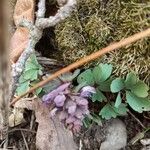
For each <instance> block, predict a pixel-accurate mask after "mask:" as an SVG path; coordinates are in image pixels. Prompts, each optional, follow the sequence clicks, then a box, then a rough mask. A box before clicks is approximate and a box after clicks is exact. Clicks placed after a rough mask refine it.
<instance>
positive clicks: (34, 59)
mask: <svg viewBox="0 0 150 150" xmlns="http://www.w3.org/2000/svg"><path fill="white" fill-rule="evenodd" d="M28 62H32V63H33V64H35V65H39V63H38V61H37V58H36V56H35V54H32V55H31V56H30V57H29V59H28Z"/></svg>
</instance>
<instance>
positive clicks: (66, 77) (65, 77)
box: [59, 69, 80, 82]
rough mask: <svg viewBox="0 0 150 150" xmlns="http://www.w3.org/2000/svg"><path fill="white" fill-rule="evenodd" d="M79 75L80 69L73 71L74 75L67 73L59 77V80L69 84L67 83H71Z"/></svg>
mask: <svg viewBox="0 0 150 150" xmlns="http://www.w3.org/2000/svg"><path fill="white" fill-rule="evenodd" d="M79 73H80V69H77V70H75V71H74V73H71V72H68V73H65V74H63V75H61V76H60V77H59V78H60V79H61V80H62V81H63V82H69V81H72V80H73V79H74V78H76V77H77V76H78V75H79Z"/></svg>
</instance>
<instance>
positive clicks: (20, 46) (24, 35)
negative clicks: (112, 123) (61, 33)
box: [10, 0, 35, 63]
mask: <svg viewBox="0 0 150 150" xmlns="http://www.w3.org/2000/svg"><path fill="white" fill-rule="evenodd" d="M34 8H35V1H34V0H17V3H16V6H15V10H14V23H15V25H16V26H17V29H16V31H15V33H14V35H13V36H12V39H11V43H10V49H11V53H10V58H11V60H12V62H14V63H15V62H16V61H17V60H18V58H19V56H20V55H21V53H22V52H23V50H24V49H25V48H26V46H27V43H28V40H29V31H28V30H27V29H26V28H22V27H19V23H20V21H21V20H22V19H23V18H24V19H26V20H28V21H31V22H33V21H34Z"/></svg>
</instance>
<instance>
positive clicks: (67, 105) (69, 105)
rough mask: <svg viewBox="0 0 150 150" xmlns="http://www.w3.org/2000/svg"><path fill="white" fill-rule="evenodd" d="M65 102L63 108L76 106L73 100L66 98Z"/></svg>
mask: <svg viewBox="0 0 150 150" xmlns="http://www.w3.org/2000/svg"><path fill="white" fill-rule="evenodd" d="M67 100H68V101H67V103H66V105H65V108H66V109H68V108H69V107H71V106H76V103H75V102H74V101H73V100H70V99H67Z"/></svg>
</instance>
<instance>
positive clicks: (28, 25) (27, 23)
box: [19, 19, 33, 31]
mask: <svg viewBox="0 0 150 150" xmlns="http://www.w3.org/2000/svg"><path fill="white" fill-rule="evenodd" d="M19 26H21V27H26V28H27V29H28V30H29V31H31V30H33V23H32V22H30V21H28V20H25V19H23V20H22V21H21V22H20V23H19Z"/></svg>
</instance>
